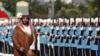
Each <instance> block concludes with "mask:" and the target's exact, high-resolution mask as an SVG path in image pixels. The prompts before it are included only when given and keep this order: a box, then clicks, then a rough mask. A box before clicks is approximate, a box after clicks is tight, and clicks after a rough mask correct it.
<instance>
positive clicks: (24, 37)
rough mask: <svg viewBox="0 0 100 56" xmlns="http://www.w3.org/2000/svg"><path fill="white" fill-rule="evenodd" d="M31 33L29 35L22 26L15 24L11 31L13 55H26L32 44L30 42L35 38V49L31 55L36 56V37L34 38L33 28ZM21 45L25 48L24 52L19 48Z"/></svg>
mask: <svg viewBox="0 0 100 56" xmlns="http://www.w3.org/2000/svg"><path fill="white" fill-rule="evenodd" d="M32 32H33V34H32V35H29V34H28V33H27V32H26V31H25V30H24V28H22V27H21V26H19V25H18V26H16V27H15V30H14V32H13V38H12V39H13V46H14V48H13V49H14V56H21V55H22V56H27V52H28V50H29V48H30V46H31V44H32V42H33V41H34V40H35V41H36V43H35V51H34V52H33V55H32V56H37V48H36V47H37V38H36V36H37V35H36V32H35V30H34V29H33V30H32ZM21 47H23V48H24V49H25V50H24V52H21V51H20V48H21Z"/></svg>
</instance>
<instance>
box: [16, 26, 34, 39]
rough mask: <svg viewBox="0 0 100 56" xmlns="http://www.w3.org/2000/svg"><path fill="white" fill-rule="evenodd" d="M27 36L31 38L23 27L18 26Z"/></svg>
mask: <svg viewBox="0 0 100 56" xmlns="http://www.w3.org/2000/svg"><path fill="white" fill-rule="evenodd" d="M18 27H19V28H20V29H21V30H22V31H23V32H24V33H25V34H26V35H27V36H28V37H29V38H31V37H32V36H31V35H30V34H28V33H27V32H26V31H25V29H23V28H22V27H21V26H18Z"/></svg>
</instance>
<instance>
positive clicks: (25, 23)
mask: <svg viewBox="0 0 100 56" xmlns="http://www.w3.org/2000/svg"><path fill="white" fill-rule="evenodd" d="M22 22H23V24H24V25H28V24H29V19H28V18H27V17H24V18H23V19H22Z"/></svg>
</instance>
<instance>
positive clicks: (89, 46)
mask: <svg viewBox="0 0 100 56" xmlns="http://www.w3.org/2000/svg"><path fill="white" fill-rule="evenodd" d="M38 23H39V22H38ZM38 23H36V24H34V25H35V28H36V30H37V32H38V36H39V38H40V39H39V40H40V46H41V47H40V49H41V51H40V55H41V56H97V50H98V41H99V37H100V36H99V35H100V24H99V23H98V24H97V23H94V22H91V23H90V22H83V23H82V22H78V23H77V24H75V22H73V23H71V24H68V23H66V22H64V21H63V22H60V23H59V22H56V23H48V22H45V23H42V22H40V23H39V24H38Z"/></svg>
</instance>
